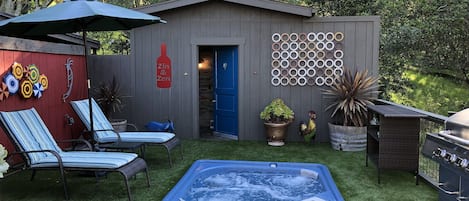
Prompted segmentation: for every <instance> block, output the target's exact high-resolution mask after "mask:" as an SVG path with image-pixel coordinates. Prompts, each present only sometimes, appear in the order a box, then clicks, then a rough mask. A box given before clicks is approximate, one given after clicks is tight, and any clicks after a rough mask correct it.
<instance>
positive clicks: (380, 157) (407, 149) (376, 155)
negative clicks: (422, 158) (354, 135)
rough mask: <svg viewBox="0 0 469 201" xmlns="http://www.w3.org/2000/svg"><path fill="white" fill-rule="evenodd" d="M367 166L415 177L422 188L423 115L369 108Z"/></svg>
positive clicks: (387, 107) (391, 108) (398, 109)
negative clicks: (420, 177)
mask: <svg viewBox="0 0 469 201" xmlns="http://www.w3.org/2000/svg"><path fill="white" fill-rule="evenodd" d="M368 113H369V119H370V121H369V122H370V123H369V125H368V127H367V147H366V166H368V160H370V161H372V162H373V163H374V164H375V165H376V167H377V168H378V183H380V182H381V178H380V173H381V171H382V170H384V169H392V170H405V171H410V172H412V173H414V174H415V177H416V184H418V164H419V132H420V118H422V117H425V115H422V114H420V113H417V112H414V111H411V110H408V109H405V108H402V107H398V106H394V105H370V106H368Z"/></svg>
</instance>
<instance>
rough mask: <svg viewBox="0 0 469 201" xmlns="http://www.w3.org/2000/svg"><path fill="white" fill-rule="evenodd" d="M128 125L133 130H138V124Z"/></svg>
mask: <svg viewBox="0 0 469 201" xmlns="http://www.w3.org/2000/svg"><path fill="white" fill-rule="evenodd" d="M127 127H130V128H132V129H133V131H138V128H137V125H135V124H131V123H127Z"/></svg>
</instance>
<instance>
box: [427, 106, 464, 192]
mask: <svg viewBox="0 0 469 201" xmlns="http://www.w3.org/2000/svg"><path fill="white" fill-rule="evenodd" d="M422 154H423V155H424V156H426V157H429V158H431V159H433V160H435V161H436V162H437V163H438V164H439V166H440V167H439V181H438V185H437V187H438V189H439V192H438V195H439V200H440V201H452V200H469V109H465V110H462V111H460V112H457V113H456V114H454V115H452V116H450V117H449V118H448V119H447V120H446V121H445V130H442V131H440V132H438V133H430V134H427V137H426V140H425V143H424V146H423V148H422Z"/></svg>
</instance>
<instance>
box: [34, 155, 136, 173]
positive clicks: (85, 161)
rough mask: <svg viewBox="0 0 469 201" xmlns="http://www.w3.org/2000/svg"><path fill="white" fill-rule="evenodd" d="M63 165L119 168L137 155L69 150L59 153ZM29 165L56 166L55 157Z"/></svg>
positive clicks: (45, 158) (42, 159)
mask: <svg viewBox="0 0 469 201" xmlns="http://www.w3.org/2000/svg"><path fill="white" fill-rule="evenodd" d="M60 157H61V158H62V163H63V165H64V167H68V168H70V167H73V168H103V169H108V168H111V169H113V168H119V167H121V166H123V165H125V164H127V163H129V162H130V161H132V160H134V159H135V158H136V157H137V154H133V153H121V152H89V151H71V152H62V153H60ZM31 167H57V158H56V157H54V156H48V157H44V158H41V159H40V160H38V161H37V162H36V163H35V164H33V165H31Z"/></svg>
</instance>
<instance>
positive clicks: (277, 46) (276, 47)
mask: <svg viewBox="0 0 469 201" xmlns="http://www.w3.org/2000/svg"><path fill="white" fill-rule="evenodd" d="M272 50H273V51H278V50H280V43H272Z"/></svg>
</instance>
